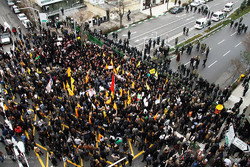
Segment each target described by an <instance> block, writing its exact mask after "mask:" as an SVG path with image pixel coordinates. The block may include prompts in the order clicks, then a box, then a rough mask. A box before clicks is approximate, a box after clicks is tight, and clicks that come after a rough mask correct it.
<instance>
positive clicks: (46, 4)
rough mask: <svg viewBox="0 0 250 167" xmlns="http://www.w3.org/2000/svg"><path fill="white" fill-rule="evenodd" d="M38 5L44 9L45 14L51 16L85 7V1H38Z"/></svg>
mask: <svg viewBox="0 0 250 167" xmlns="http://www.w3.org/2000/svg"><path fill="white" fill-rule="evenodd" d="M37 4H38V5H39V6H40V7H41V8H42V10H43V12H46V13H48V14H49V15H51V14H53V13H55V14H57V13H58V12H59V11H60V10H62V9H63V10H65V9H69V8H74V7H77V6H80V5H83V0H37Z"/></svg>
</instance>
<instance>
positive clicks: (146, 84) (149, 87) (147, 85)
mask: <svg viewBox="0 0 250 167" xmlns="http://www.w3.org/2000/svg"><path fill="white" fill-rule="evenodd" d="M146 87H147V90H149V89H150V87H149V86H148V83H147V82H146Z"/></svg>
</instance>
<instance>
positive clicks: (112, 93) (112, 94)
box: [111, 91, 115, 99]
mask: <svg viewBox="0 0 250 167" xmlns="http://www.w3.org/2000/svg"><path fill="white" fill-rule="evenodd" d="M111 96H112V99H114V98H115V97H114V92H113V91H111Z"/></svg>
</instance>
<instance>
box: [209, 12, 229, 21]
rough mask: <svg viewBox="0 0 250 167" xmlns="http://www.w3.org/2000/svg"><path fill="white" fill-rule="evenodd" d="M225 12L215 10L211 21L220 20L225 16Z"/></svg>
mask: <svg viewBox="0 0 250 167" xmlns="http://www.w3.org/2000/svg"><path fill="white" fill-rule="evenodd" d="M225 16H226V15H225V12H222V11H218V12H215V13H214V14H213V16H212V18H211V20H213V21H220V20H222V19H224V18H225Z"/></svg>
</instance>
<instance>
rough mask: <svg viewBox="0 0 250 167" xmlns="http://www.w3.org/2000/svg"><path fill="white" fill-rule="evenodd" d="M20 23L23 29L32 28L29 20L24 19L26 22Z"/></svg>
mask: <svg viewBox="0 0 250 167" xmlns="http://www.w3.org/2000/svg"><path fill="white" fill-rule="evenodd" d="M21 23H22V24H23V26H24V27H25V28H31V27H32V23H31V21H30V20H28V19H26V20H22V21H21Z"/></svg>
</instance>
